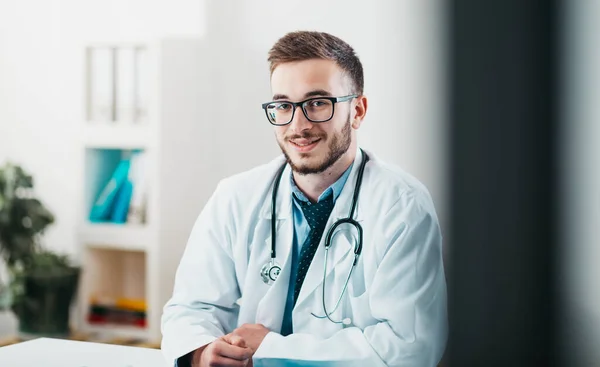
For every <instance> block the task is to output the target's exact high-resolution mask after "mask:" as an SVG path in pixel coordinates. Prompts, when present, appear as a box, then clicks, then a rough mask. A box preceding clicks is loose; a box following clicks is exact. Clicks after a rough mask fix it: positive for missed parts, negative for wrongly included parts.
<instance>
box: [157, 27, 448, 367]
mask: <svg viewBox="0 0 600 367" xmlns="http://www.w3.org/2000/svg"><path fill="white" fill-rule="evenodd" d="M269 62H270V66H271V88H272V91H273V97H272V102H269V103H265V104H264V105H263V108H264V110H265V114H266V116H267V120H268V122H270V123H271V124H272V125H273V126H274V131H275V136H276V139H277V142H278V144H279V146H280V147H281V150H282V152H283V155H282V156H281V157H278V158H276V159H274V160H273V161H271V162H268V163H266V164H264V165H261V166H259V167H256V168H254V169H252V170H249V171H247V172H243V173H239V174H237V175H234V176H232V177H229V178H226V179H224V180H222V181H221V182H220V183H219V185H218V186H217V188H216V191H215V192H214V194H213V195H212V197H211V198H210V200H209V201H208V203H207V205H206V206H205V207H204V208H203V210H202V211H201V214H200V215H199V217H198V219H197V221H196V223H195V225H194V227H193V229H192V232H191V235H190V237H189V241H188V243H187V246H186V249H185V252H184V254H183V256H182V259H181V262H180V265H179V267H178V270H177V274H176V279H175V284H174V291H173V295H172V297H171V298H170V299H169V301H168V302H167V304H166V305H165V307H164V310H163V315H162V327H161V328H162V333H163V339H162V350H163V353H164V355H165V357H166V359H167V360H168V361H169V363H170V364H171V365H178V366H190V365H192V366H202V367H204V366H247V365H254V366H304V365H306V366H311V365H317V366H321V365H322V366H361V367H366V366H369V367H375V366H419V367H424V366H436V365H437V364H438V363H439V361H440V359H441V357H442V355H443V353H444V350H445V345H446V335H447V314H446V281H445V276H444V268H443V262H442V235H441V233H440V228H439V224H438V218H437V216H436V212H435V208H434V205H433V203H432V200H431V197H430V195H429V193H428V191H427V189H426V188H425V187H424V186H423V185H422V184H421V183H420V182H418V181H417V180H416V179H415V178H413V177H412V176H410V175H409V174H407V173H405V172H404V171H403V170H401V169H400V168H398V167H396V166H394V165H391V164H388V163H386V162H384V161H382V160H380V159H379V158H378V157H377V156H376V155H375V153H373V152H372V151H370V150H366V149H364V150H363V149H360V148H359V146H358V143H357V130H358V129H359V127H360V125H361V123H362V121H363V119H364V117H365V115H366V112H367V98H366V97H365V96H364V95H363V94H362V93H363V70H362V65H361V63H360V61H359V59H358V57H357V56H356V55H355V53H354V51H353V49H352V48H351V47H350V46H349V45H348V44H346V43H345V42H344V41H342V40H340V39H339V38H337V37H335V36H332V35H330V34H326V33H320V32H292V33H289V34H287V35H285V36H284V37H282V38H281V39H280V40H278V41H277V43H276V44H275V45H274V46H273V48H272V49H271V50H270V52H269ZM363 163H364V164H363ZM280 169H282V171H280ZM361 171H362V173H361ZM361 175H362V177H359V176H361ZM357 183H359V185H360V186H359V187H357ZM275 186H277V188H276V190H275ZM355 192H358V196H357V197H356V198H355ZM273 198H274V199H275V202H274V203H273ZM353 198H355V200H353ZM325 200H332V201H333V208H332V209H331V208H329V209H322V210H323V211H325V214H324V219H323V221H322V223H326V224H325V227H324V230H322V232H321V233H318V232H319V230H314V231H313V230H312V227H310V226H308V225H307V218H308V217H305V214H303V213H305V212H303V210H304V209H303V208H306V207H310V206H311V205H320V204H319V203H321V202H324V201H325ZM353 201H356V203H355V206H354V205H353ZM353 206H354V209H353ZM314 208H316V206H315V207H314ZM306 215H308V214H306ZM349 216H351V218H352V219H353V220H355V222H352V221H350V222H352V223H344V224H342V225H339V226H337V227H335V228H334V230H333V231H331V232H332V233H331V236H330V238H329V240H328V237H329V236H328V233H329V230H330V229H331V228H332V225H333V224H334V223H335V222H336V221H338V220H340V219H342V220H343V219H345V218H348V217H349ZM359 231H362V241H361V235H360V233H359ZM315 233H316V235H315ZM273 234H274V235H275V237H273ZM273 238H274V239H275V241H273ZM311 241H312V242H311ZM311 244H312V245H311ZM326 245H328V246H326ZM309 247H310V248H313V252H314V254H312V253H311V251H308V250H306V249H307V248H309ZM349 274H350V275H349ZM299 279H300V281H299Z"/></svg>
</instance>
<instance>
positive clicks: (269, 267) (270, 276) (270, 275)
mask: <svg viewBox="0 0 600 367" xmlns="http://www.w3.org/2000/svg"><path fill="white" fill-rule="evenodd" d="M360 151H361V152H362V154H363V157H364V158H363V160H362V162H361V164H360V167H359V169H358V177H357V178H356V185H355V187H354V194H353V197H352V207H351V209H350V214H349V215H348V217H347V218H342V219H340V220H338V221H336V222H335V223H333V224H332V225H331V228H329V230H328V231H327V235H326V237H325V264H324V266H323V292H322V299H323V311H324V312H325V315H323V316H319V315H315V314H314V313H312V312H311V315H313V316H314V317H316V318H319V319H324V318H327V319H329V321H331V322H333V323H334V324H344V325H350V324H351V322H352V321H351V320H350V319H349V318H345V319H343V320H340V321H336V320H333V319H332V318H331V315H332V314H333V313H334V312H335V311H336V310H337V309H338V307H339V305H340V302H341V300H342V297H343V296H344V293H345V292H346V288H348V282H349V281H350V277H351V276H352V271H353V270H354V267H355V266H356V264H357V263H358V258H359V257H360V253H361V251H362V243H363V230H362V227H361V225H360V224H359V223H358V222H357V221H356V220H354V219H353V217H354V211H355V210H356V204H357V202H358V194H359V193H360V187H361V184H362V177H363V174H364V172H365V165H366V164H367V161H368V160H369V156H368V155H367V154H366V153H365V152H364V151H363V150H362V149H361V150H360ZM285 166H286V165H285V164H284V165H283V166H282V167H281V168H280V169H279V171H278V172H277V176H276V178H275V182H274V183H273V192H272V199H271V259H270V260H269V262H268V263H266V264H265V265H264V266H263V267H262V269H261V271H260V275H261V276H262V279H263V282H265V283H266V284H269V285H270V284H272V283H273V282H275V281H276V280H277V278H278V277H279V273H281V266H280V265H279V264H278V263H277V260H276V259H275V248H276V243H275V242H276V234H277V233H276V232H277V229H276V216H275V215H276V213H275V207H276V205H275V204H276V203H275V200H276V198H277V190H278V189H279V182H280V181H281V176H282V175H283V171H284V169H285ZM345 223H347V224H350V225H352V226H354V228H355V229H356V231H357V233H358V240H357V241H356V243H355V244H354V261H353V262H352V267H351V268H350V271H349V272H348V277H347V278H346V282H345V283H344V288H343V289H342V293H341V294H340V296H339V297H338V300H337V302H336V303H335V306H334V308H333V310H332V311H331V312H327V305H326V304H325V280H326V278H327V254H328V252H329V248H330V247H331V239H332V238H333V234H334V231H335V229H336V228H337V227H338V226H340V225H342V224H345Z"/></svg>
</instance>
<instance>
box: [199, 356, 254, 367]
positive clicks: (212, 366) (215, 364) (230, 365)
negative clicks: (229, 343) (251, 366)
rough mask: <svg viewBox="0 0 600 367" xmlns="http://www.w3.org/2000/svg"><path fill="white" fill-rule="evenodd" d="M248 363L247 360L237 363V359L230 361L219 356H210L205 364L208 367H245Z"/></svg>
mask: <svg viewBox="0 0 600 367" xmlns="http://www.w3.org/2000/svg"><path fill="white" fill-rule="evenodd" d="M248 361H249V360H248V359H247V360H245V361H238V360H237V359H231V358H227V357H223V356H220V355H212V356H210V358H209V360H208V361H207V362H208V366H209V367H246V366H248Z"/></svg>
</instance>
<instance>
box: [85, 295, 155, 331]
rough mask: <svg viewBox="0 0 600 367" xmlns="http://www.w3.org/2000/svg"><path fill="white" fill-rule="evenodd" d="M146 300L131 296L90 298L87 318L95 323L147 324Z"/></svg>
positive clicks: (91, 322) (140, 325) (143, 325)
mask: <svg viewBox="0 0 600 367" xmlns="http://www.w3.org/2000/svg"><path fill="white" fill-rule="evenodd" d="M146 310H147V307H146V302H145V301H144V300H139V299H131V298H125V297H120V298H106V297H103V298H100V297H92V298H91V300H90V305H89V310H88V316H87V320H88V322H89V323H90V324H94V325H109V324H110V325H120V326H139V327H145V326H146Z"/></svg>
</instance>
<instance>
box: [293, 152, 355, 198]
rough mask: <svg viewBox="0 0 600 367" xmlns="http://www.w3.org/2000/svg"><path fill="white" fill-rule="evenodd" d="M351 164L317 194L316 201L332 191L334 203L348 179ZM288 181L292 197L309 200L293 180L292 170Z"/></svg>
mask: <svg viewBox="0 0 600 367" xmlns="http://www.w3.org/2000/svg"><path fill="white" fill-rule="evenodd" d="M353 165H354V162H352V164H351V165H350V167H348V169H346V171H345V172H344V173H343V174H342V176H340V178H338V180H337V181H336V182H334V183H333V184H331V186H329V187H328V188H327V189H326V190H325V191H323V193H322V194H321V195H320V196H319V199H318V200H317V202H319V201H321V200H323V199H325V198H326V197H327V196H329V195H330V194H331V193H333V202H334V203H335V201H336V200H337V198H338V196H340V193H341V192H342V189H343V188H344V184H345V183H346V181H347V180H348V176H350V172H351V171H352V166H353ZM290 182H291V186H292V194H293V197H294V198H295V199H297V200H301V201H304V202H310V200H308V198H307V197H306V195H304V193H303V192H302V191H300V189H299V188H298V186H297V185H296V182H295V181H294V175H293V172H290Z"/></svg>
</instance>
